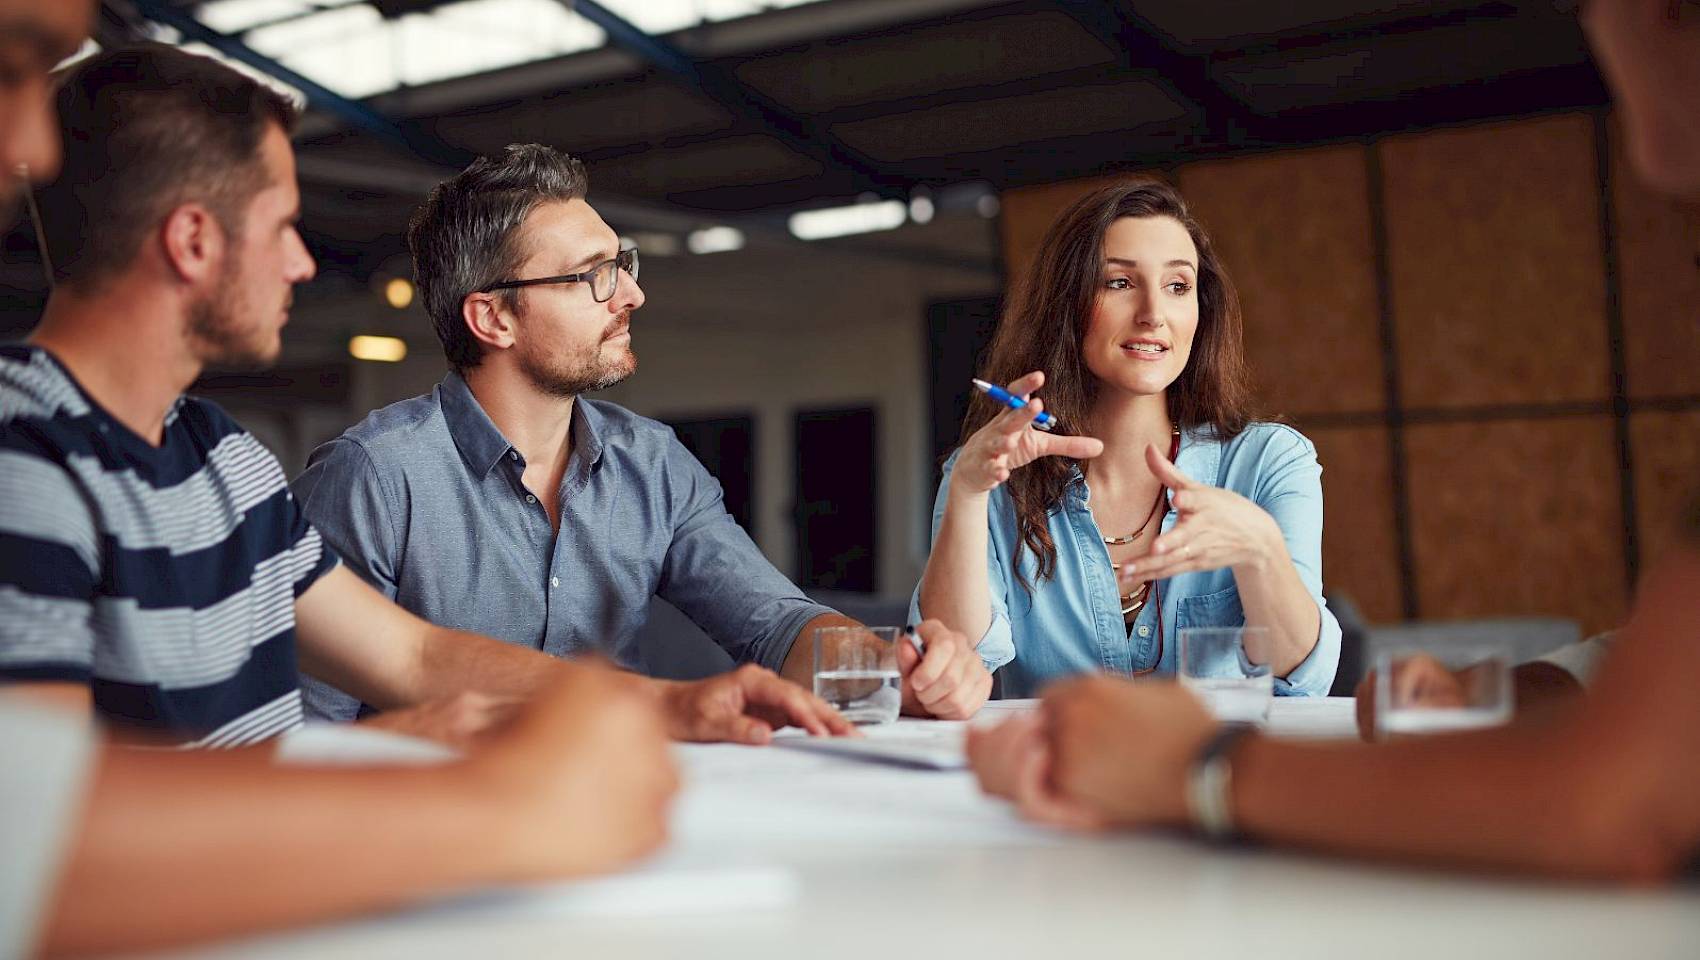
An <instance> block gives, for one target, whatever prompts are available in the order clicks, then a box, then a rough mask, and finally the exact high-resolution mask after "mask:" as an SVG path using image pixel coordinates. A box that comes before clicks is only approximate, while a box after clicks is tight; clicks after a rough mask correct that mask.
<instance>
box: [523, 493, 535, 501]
mask: <svg viewBox="0 0 1700 960" xmlns="http://www.w3.org/2000/svg"><path fill="white" fill-rule="evenodd" d="M525 502H526V503H536V502H537V498H536V497H534V496H532V495H531V494H529V493H528V494H526V495H525Z"/></svg>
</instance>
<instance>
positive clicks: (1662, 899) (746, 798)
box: [190, 699, 1700, 960]
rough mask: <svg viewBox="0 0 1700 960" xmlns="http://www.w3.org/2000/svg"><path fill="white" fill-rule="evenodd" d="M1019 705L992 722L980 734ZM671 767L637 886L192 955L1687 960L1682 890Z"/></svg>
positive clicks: (873, 777) (388, 919)
mask: <svg viewBox="0 0 1700 960" xmlns="http://www.w3.org/2000/svg"><path fill="white" fill-rule="evenodd" d="M1029 705H1030V704H1029V703H1023V702H1020V701H1012V702H1001V703H999V702H994V703H993V704H991V705H989V707H988V711H987V714H989V716H983V718H982V719H983V720H995V718H996V716H997V715H998V714H1000V713H1002V712H1004V711H1009V710H1019V709H1023V708H1025V707H1027V706H1029ZM1351 710H1352V701H1351V700H1349V699H1331V700H1312V701H1302V700H1289V699H1278V700H1276V701H1275V705H1274V710H1273V711H1272V714H1271V718H1270V727H1271V730H1272V731H1273V732H1274V733H1276V734H1278V735H1291V736H1350V735H1351V732H1352V726H1351V724H1352V720H1351ZM962 726H963V725H960V724H941V723H934V722H926V721H903V722H901V723H899V724H897V725H896V726H894V727H886V728H882V729H879V730H876V732H875V735H876V736H894V737H898V738H913V737H922V738H937V739H948V738H950V737H953V736H960V732H961V727H962ZM305 752H308V753H310V752H312V751H311V750H308V751H305ZM677 756H678V759H679V761H680V764H681V767H682V769H683V771H684V777H685V786H684V789H683V791H682V792H681V794H680V797H679V800H678V803H677V806H676V808H675V812H674V817H673V824H672V834H673V835H672V841H671V843H670V844H669V847H668V849H667V850H666V851H665V852H663V853H662V854H661V855H660V856H659V857H658V858H657V859H656V860H655V861H653V862H651V863H650V864H647V865H645V866H643V867H641V868H639V869H638V870H636V871H634V872H632V873H629V874H626V875H624V876H621V877H616V878H610V879H605V880H597V881H591V882H588V883H584V884H566V885H557V886H551V887H546V888H541V889H534V890H525V891H493V892H489V893H486V894H481V895H478V896H475V897H469V898H465V899H461V900H457V901H454V902H450V903H446V904H441V905H436V906H432V907H426V908H420V909H415V910H409V911H405V912H401V913H397V914H392V915H388V916H384V917H379V918H375V919H371V920H366V921H360V922H353V923H345V924H338V925H332V926H325V927H319V928H315V929H311V930H307V931H299V932H293V933H289V934H281V935H275V936H269V937H262V938H255V939H250V940H246V941H240V942H235V943H228V944H223V945H220V946H217V947H213V948H207V949H203V950H200V951H196V952H194V953H192V954H190V955H192V956H198V957H207V958H214V957H216V958H230V957H241V958H303V960H305V958H313V960H323V958H339V957H349V958H355V957H358V958H361V960H370V958H373V957H420V958H435V957H477V958H481V960H483V958H495V957H553V956H559V957H574V958H590V957H621V958H634V960H641V958H691V960H705V958H722V957H724V958H737V960H749V958H761V957H785V958H797V960H805V958H806V960H815V958H854V960H894V958H898V957H912V958H921V960H944V958H955V957H960V958H965V960H967V958H979V957H991V956H998V957H1005V956H1007V957H1022V958H1042V960H1051V958H1056V957H1065V956H1080V957H1100V956H1126V957H1134V956H1151V957H1204V958H1212V957H1221V958H1235V960H1240V958H1263V957H1268V956H1293V957H1352V958H1358V957H1413V958H1417V957H1420V958H1424V960H1436V958H1450V957H1540V958H1554V957H1593V956H1611V957H1683V958H1687V960H1694V958H1700V889H1696V888H1694V887H1688V888H1681V887H1678V888H1674V889H1666V890H1640V891H1622V890H1615V889H1610V888H1602V887H1588V886H1563V885H1555V884H1543V883H1535V882H1528V881H1519V880H1508V879H1496V878H1491V877H1482V876H1474V877H1472V876H1464V875H1447V874H1442V873H1435V872H1424V871H1418V870H1407V869H1401V868H1393V867H1382V866H1375V865H1367V864H1360V863H1352V862H1348V861H1339V860H1327V859H1321V858H1315V857H1309V856H1305V855H1301V854H1294V853H1287V852H1274V851H1269V850H1258V849H1246V848H1217V847H1213V846H1210V845H1207V844H1203V843H1200V842H1197V841H1194V840H1191V839H1189V838H1186V837H1181V836H1175V835H1157V834H1153V835H1142V836H1115V837H1081V836H1072V835H1068V834H1064V833H1059V832H1055V831H1051V830H1048V829H1040V828H1037V827H1033V826H1029V825H1027V824H1024V823H1022V822H1020V821H1018V820H1017V819H1016V818H1015V817H1014V816H1013V815H1012V813H1011V812H1010V810H1009V809H1008V808H1007V807H1006V806H1005V805H1004V804H1002V803H1000V802H998V801H994V800H992V799H989V798H986V797H984V796H982V795H981V794H980V793H979V791H978V790H977V788H976V787H975V785H974V782H973V779H972V777H971V776H970V775H969V774H968V773H965V772H938V771H929V770H917V769H907V768H903V767H897V766H890V765H883V764H874V763H869V762H865V761H856V760H850V759H845V758H842V757H836V756H825V755H821V754H817V753H812V752H805V751H801V750H791V749H783V748H778V747H767V748H749V747H736V746H724V745H715V746H700V745H684V746H680V747H679V748H678V751H677ZM397 802H398V803H405V802H406V799H405V798H397ZM1553 842H1555V843H1562V842H1564V838H1562V837H1555V838H1554V839H1553ZM326 868H327V869H335V865H334V864H326Z"/></svg>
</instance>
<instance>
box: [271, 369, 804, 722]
mask: <svg viewBox="0 0 1700 960" xmlns="http://www.w3.org/2000/svg"><path fill="white" fill-rule="evenodd" d="M571 429H572V441H573V447H572V455H571V458H570V459H569V461H568V464H567V470H566V474H565V475H564V476H563V477H562V479H561V488H560V510H561V526H560V532H559V533H558V534H557V533H556V531H555V530H554V529H553V528H552V527H551V525H550V523H549V515H548V513H547V512H546V511H545V510H544V508H543V504H542V503H540V502H538V500H537V498H536V496H535V495H534V494H533V493H532V492H531V491H528V490H527V489H526V488H525V484H524V483H523V482H522V480H521V477H522V475H523V474H524V471H525V459H524V457H523V456H522V455H521V454H520V453H519V451H518V450H515V449H514V447H513V444H511V443H509V442H508V440H507V438H506V437H504V436H502V432H501V431H500V430H498V429H497V428H496V425H495V424H494V423H493V422H491V420H490V417H489V415H488V414H486V413H485V412H484V408H483V407H481V406H480V405H479V403H478V400H477V398H475V397H474V396H473V395H472V391H471V390H470V389H468V388H467V385H466V381H465V380H462V379H461V378H460V376H459V375H458V374H455V373H450V374H449V375H448V376H447V377H445V378H443V381H442V383H440V384H438V385H437V387H436V388H435V389H434V390H433V391H432V392H431V393H429V394H427V395H425V396H421V397H415V398H413V399H411V400H404V401H402V402H400V403H396V404H392V405H391V406H388V407H385V408H383V409H382V410H378V411H376V412H374V413H373V414H371V415H370V416H368V417H367V418H366V419H365V420H363V421H361V422H360V423H359V424H356V425H355V426H353V427H351V428H349V429H348V431H347V432H345V433H344V434H343V435H342V436H340V437H338V438H337V439H335V440H332V441H331V442H329V443H327V444H325V445H324V446H322V447H320V448H319V449H318V450H315V451H314V452H313V456H312V457H311V459H310V460H309V461H308V464H307V469H306V470H305V471H304V472H303V473H302V474H301V476H300V477H298V478H296V480H295V483H294V492H295V495H296V497H297V498H298V499H299V500H300V501H301V504H302V506H303V508H304V509H305V510H306V512H307V516H308V518H309V519H310V520H311V521H312V522H313V524H314V525H315V526H317V527H318V529H319V531H320V533H321V534H322V535H323V536H324V538H325V540H326V541H327V542H328V543H330V545H331V546H332V547H333V548H335V549H336V551H337V552H338V553H339V554H341V555H342V557H343V559H344V561H346V562H347V563H348V565H349V567H350V568H351V569H353V570H354V571H355V572H356V573H358V574H360V576H362V577H364V578H365V579H366V580H367V581H368V582H369V583H371V584H372V585H373V586H375V587H377V588H378V589H379V590H380V591H382V592H383V593H384V594H385V595H386V596H388V597H390V598H392V599H394V600H395V601H396V602H397V603H399V604H400V605H401V606H403V607H405V608H406V609H408V610H411V611H412V612H414V613H416V614H418V615H419V616H421V617H423V618H425V619H426V620H429V621H431V622H432V623H436V624H440V625H442V626H446V627H453V628H456V629H460V630H470V631H474V632H477V633H483V634H487V635H489V636H492V637H496V638H498V639H501V640H505V641H507V642H509V643H513V644H517V645H519V646H525V647H531V648H533V649H538V650H542V651H544V652H546V653H549V654H553V655H555V656H569V655H571V654H574V653H577V652H581V651H599V652H601V653H604V654H606V655H608V656H611V657H612V658H614V659H615V660H617V661H618V662H619V663H621V664H622V665H624V666H627V667H629V668H632V669H636V670H650V669H651V665H650V664H647V663H645V662H644V659H643V654H642V652H641V651H640V650H639V647H638V643H637V634H638V631H639V630H640V628H642V626H643V624H644V620H645V618H646V616H647V612H648V609H649V602H650V598H651V597H653V596H656V595H659V596H660V597H661V598H662V599H664V600H667V601H668V602H670V603H672V604H673V605H674V606H676V607H678V608H679V609H680V610H682V611H683V612H684V613H685V614H686V615H687V616H689V617H690V618H691V619H692V620H694V621H695V622H696V623H697V625H698V626H700V627H702V628H703V630H704V631H706V632H707V633H708V635H709V636H710V637H712V638H713V639H714V641H715V642H716V643H718V644H719V645H720V646H721V647H722V648H723V649H725V650H726V652H727V653H729V654H731V656H732V658H733V659H734V660H739V661H745V662H753V663H758V664H761V665H763V666H766V667H769V668H771V669H773V670H778V669H779V668H780V667H781V666H782V665H783V664H784V662H785V655H786V653H787V652H789V650H790V648H791V643H792V641H793V640H794V639H795V638H796V636H797V634H798V632H799V631H801V630H802V629H803V625H804V624H806V623H807V622H808V621H809V620H811V619H813V618H814V617H817V616H820V615H821V614H826V613H831V612H833V611H832V610H831V609H830V608H828V607H824V606H821V605H820V604H817V603H814V602H813V601H811V600H809V599H808V598H807V597H806V596H804V595H803V592H802V591H801V590H799V589H797V587H796V585H794V584H793V583H791V581H790V580H788V579H787V578H786V577H785V576H784V575H783V574H781V573H780V572H779V571H778V570H775V569H774V568H773V565H772V564H771V563H769V562H768V561H767V558H766V557H764V556H763V555H762V553H761V551H760V550H759V549H758V548H757V547H756V545H755V544H754V543H753V542H751V540H750V538H749V535H748V534H746V533H745V532H744V529H743V528H742V527H740V526H738V524H737V521H735V520H733V519H732V517H731V515H730V514H728V513H727V512H726V508H725V506H724V504H723V503H722V498H721V489H720V484H719V482H718V481H716V480H715V479H714V477H713V476H712V475H710V474H709V472H708V471H707V470H706V469H704V468H703V466H702V464H701V463H699V462H698V461H697V459H696V457H694V456H692V455H691V453H690V451H689V450H686V449H685V447H684V445H682V444H681V443H679V441H678V438H677V437H676V436H675V435H674V433H673V431H672V429H671V428H670V427H668V426H667V425H666V424H662V423H658V422H656V421H654V420H650V419H648V418H645V417H640V416H638V415H637V414H634V413H632V412H631V411H629V410H626V409H624V408H623V407H619V406H616V405H615V404H612V403H604V402H601V401H595V400H586V399H584V398H583V397H580V398H579V399H578V400H576V401H575V402H574V404H573V417H572V427H571ZM302 679H303V687H304V688H305V689H306V691H307V700H308V706H309V710H310V712H311V713H312V714H314V715H315V716H319V717H324V718H328V719H336V720H346V719H350V718H352V717H353V716H354V715H355V714H356V712H357V711H358V708H359V705H358V703H356V701H355V700H354V699H353V698H352V697H349V696H347V695H346V694H343V693H341V692H340V691H337V690H335V689H334V688H332V687H329V686H327V685H325V684H323V683H320V682H318V681H316V680H313V679H311V678H307V677H303V678H302Z"/></svg>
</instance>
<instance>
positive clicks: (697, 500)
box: [656, 440, 837, 672]
mask: <svg viewBox="0 0 1700 960" xmlns="http://www.w3.org/2000/svg"><path fill="white" fill-rule="evenodd" d="M665 469H666V472H667V480H668V488H669V490H670V500H671V501H672V503H671V513H672V516H673V540H672V543H671V544H670V545H669V546H668V548H667V556H666V558H665V559H664V560H663V562H662V568H661V579H660V582H659V583H658V584H657V586H656V593H657V594H658V595H659V596H660V597H661V598H662V599H663V600H666V601H667V602H668V603H671V604H673V605H674V606H675V607H678V608H679V610H680V611H681V612H683V613H684V614H685V616H687V617H690V618H691V620H692V622H694V623H695V624H696V625H697V626H699V627H701V628H702V629H703V632H705V633H707V634H708V635H709V637H710V638H712V639H713V640H714V642H715V643H717V644H719V645H720V647H721V649H723V650H725V651H726V652H727V654H729V655H730V656H731V657H732V659H734V660H736V661H738V662H739V663H755V664H759V665H761V666H764V667H767V668H768V669H770V670H773V671H775V672H777V671H779V670H780V669H781V668H783V667H784V665H785V657H786V655H787V654H789V653H790V652H791V644H792V643H793V642H794V641H795V640H796V639H797V635H798V634H799V633H800V632H802V629H803V627H804V625H805V624H807V623H808V622H809V621H810V620H813V619H814V618H816V617H819V616H823V615H825V614H830V613H836V612H837V611H835V610H833V609H832V608H831V607H828V606H823V605H822V604H819V603H816V602H814V601H813V600H810V599H809V598H808V597H807V596H805V595H804V594H803V591H802V590H800V589H798V587H797V585H796V584H794V583H792V582H791V581H790V579H789V578H787V577H786V576H785V575H784V574H782V573H780V572H779V571H778V570H776V569H774V567H773V564H771V563H769V562H768V560H767V557H765V556H763V555H762V552H761V550H760V549H759V548H758V547H757V546H756V545H755V542H754V541H752V540H751V539H750V535H749V534H748V533H746V532H744V528H743V527H740V526H738V521H736V520H734V519H732V515H731V514H730V513H727V512H726V504H725V501H724V496H723V494H722V492H721V489H720V481H718V480H716V479H714V476H713V475H712V474H710V473H709V472H708V470H707V469H706V468H704V467H703V465H702V464H701V463H699V462H698V461H697V458H696V457H694V456H692V455H691V452H690V451H689V450H687V449H685V447H684V445H683V444H681V443H679V442H678V441H677V440H672V441H670V442H669V444H668V447H667V457H666V464H665Z"/></svg>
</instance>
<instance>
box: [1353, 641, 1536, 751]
mask: <svg viewBox="0 0 1700 960" xmlns="http://www.w3.org/2000/svg"><path fill="white" fill-rule="evenodd" d="M1511 708H1512V692H1511V651H1510V649H1509V647H1508V646H1507V645H1505V644H1495V643H1491V642H1470V643H1455V642H1454V643H1433V644H1429V645H1426V646H1424V645H1420V644H1410V643H1401V644H1394V645H1389V646H1386V647H1383V648H1381V649H1379V650H1377V651H1376V655H1375V729H1376V734H1377V736H1379V737H1381V738H1382V739H1387V738H1389V737H1398V736H1414V735H1419V734H1425V733H1451V732H1454V731H1459V730H1477V729H1481V728H1483V727H1496V726H1499V725H1500V724H1502V723H1504V722H1506V721H1507V720H1509V719H1511Z"/></svg>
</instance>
